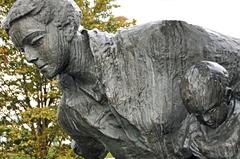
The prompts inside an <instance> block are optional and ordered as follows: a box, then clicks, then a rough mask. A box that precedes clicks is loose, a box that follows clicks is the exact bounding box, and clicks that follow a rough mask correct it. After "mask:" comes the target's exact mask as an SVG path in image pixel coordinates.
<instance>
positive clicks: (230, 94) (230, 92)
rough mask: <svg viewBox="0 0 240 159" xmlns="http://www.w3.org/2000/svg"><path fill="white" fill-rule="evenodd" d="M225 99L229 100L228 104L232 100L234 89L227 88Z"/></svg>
mask: <svg viewBox="0 0 240 159" xmlns="http://www.w3.org/2000/svg"><path fill="white" fill-rule="evenodd" d="M225 98H226V99H227V101H228V102H230V100H231V98H232V89H231V88H230V87H226V89H225Z"/></svg>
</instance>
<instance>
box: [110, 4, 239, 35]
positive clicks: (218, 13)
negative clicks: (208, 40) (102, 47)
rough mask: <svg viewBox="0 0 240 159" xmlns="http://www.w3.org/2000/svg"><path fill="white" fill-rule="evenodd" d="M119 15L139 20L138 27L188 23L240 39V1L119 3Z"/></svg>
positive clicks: (117, 11)
mask: <svg viewBox="0 0 240 159" xmlns="http://www.w3.org/2000/svg"><path fill="white" fill-rule="evenodd" d="M115 3H116V4H120V5H121V7H120V8H118V9H115V10H114V12H113V13H114V14H115V15H123V16H125V17H127V18H129V19H131V18H135V19H136V20H137V24H143V23H147V22H150V21H156V20H184V21H186V22H188V23H190V24H194V25H199V26H202V27H204V28H208V29H210V30H214V31H217V32H220V33H222V34H225V35H229V36H233V37H236V38H240V0H116V2H115Z"/></svg>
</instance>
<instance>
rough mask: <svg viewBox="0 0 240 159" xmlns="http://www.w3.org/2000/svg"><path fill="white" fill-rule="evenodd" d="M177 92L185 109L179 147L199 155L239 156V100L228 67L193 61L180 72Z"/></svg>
mask: <svg viewBox="0 0 240 159" xmlns="http://www.w3.org/2000/svg"><path fill="white" fill-rule="evenodd" d="M180 92H181V97H182V99H183V103H184V105H185V107H186V109H187V110H188V112H189V115H188V117H187V118H186V119H185V121H184V122H183V123H184V124H183V129H182V130H181V131H185V134H186V136H187V138H185V139H184V141H181V142H182V143H185V145H184V146H183V148H185V149H189V150H191V151H192V152H193V154H194V155H195V156H197V157H199V158H200V159H239V158H240V101H239V94H238V93H236V91H235V90H234V88H233V89H232V88H230V80H229V73H228V71H227V70H226V69H225V68H224V67H223V66H221V65H219V64H218V63H215V62H210V61H202V62H200V63H197V64H195V65H194V66H192V67H190V69H188V70H187V72H186V74H185V75H184V76H183V79H182V81H181V84H180Z"/></svg>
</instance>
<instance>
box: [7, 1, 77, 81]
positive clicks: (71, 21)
mask: <svg viewBox="0 0 240 159" xmlns="http://www.w3.org/2000/svg"><path fill="white" fill-rule="evenodd" d="M80 15H81V12H80V9H79V8H78V7H77V5H76V4H75V2H74V1H73V0H57V1H55V0H17V1H16V2H15V3H14V5H13V6H12V8H11V9H10V11H9V13H8V15H7V17H6V19H5V20H4V21H3V28H4V29H5V30H6V31H7V32H8V33H9V35H10V37H11V39H12V41H13V43H14V44H15V45H16V46H17V47H19V48H21V49H23V51H24V52H25V53H26V58H27V60H28V61H29V62H32V63H34V64H35V65H36V66H37V67H38V68H39V69H40V70H41V72H42V73H43V74H44V75H45V76H46V77H48V78H52V77H54V76H56V75H57V74H59V73H60V72H61V71H62V70H63V69H64V67H66V65H67V63H68V59H69V49H70V42H71V40H72V38H73V37H74V35H75V34H76V32H77V30H78V28H79V25H80Z"/></svg>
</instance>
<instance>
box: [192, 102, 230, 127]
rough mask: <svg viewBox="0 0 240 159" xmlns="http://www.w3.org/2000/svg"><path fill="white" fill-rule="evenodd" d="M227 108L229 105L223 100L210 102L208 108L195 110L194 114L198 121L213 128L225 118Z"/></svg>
mask: <svg viewBox="0 0 240 159" xmlns="http://www.w3.org/2000/svg"><path fill="white" fill-rule="evenodd" d="M229 109H230V108H229V106H228V105H227V104H226V103H225V102H222V103H219V104H212V105H211V106H209V109H207V110H204V111H201V112H196V113H194V115H195V116H196V118H197V120H198V121H199V122H200V123H202V124H204V125H206V126H208V127H210V128H213V129H215V128H217V127H218V126H219V125H221V124H222V123H223V122H224V121H225V120H226V118H227V115H228V112H229Z"/></svg>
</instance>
